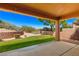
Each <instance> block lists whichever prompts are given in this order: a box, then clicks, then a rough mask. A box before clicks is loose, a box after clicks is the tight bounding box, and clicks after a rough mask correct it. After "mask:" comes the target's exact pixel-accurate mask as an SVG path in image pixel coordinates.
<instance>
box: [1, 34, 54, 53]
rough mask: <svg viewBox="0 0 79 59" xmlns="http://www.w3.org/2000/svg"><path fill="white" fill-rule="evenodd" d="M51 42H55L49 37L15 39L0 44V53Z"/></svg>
mask: <svg viewBox="0 0 79 59" xmlns="http://www.w3.org/2000/svg"><path fill="white" fill-rule="evenodd" d="M52 40H55V38H54V37H52V36H50V35H42V36H32V37H27V38H24V39H16V40H11V41H7V42H0V52H5V51H9V50H13V49H18V48H22V47H27V46H31V45H35V44H40V43H44V42H48V41H52Z"/></svg>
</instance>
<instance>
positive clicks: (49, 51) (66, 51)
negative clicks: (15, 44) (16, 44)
mask: <svg viewBox="0 0 79 59" xmlns="http://www.w3.org/2000/svg"><path fill="white" fill-rule="evenodd" d="M78 50H79V45H77V44H72V43H67V42H64V41H53V42H47V43H42V44H38V45H33V46H30V47H24V48H20V49H16V50H12V51H7V52H3V53H0V56H70V55H79V51H78Z"/></svg>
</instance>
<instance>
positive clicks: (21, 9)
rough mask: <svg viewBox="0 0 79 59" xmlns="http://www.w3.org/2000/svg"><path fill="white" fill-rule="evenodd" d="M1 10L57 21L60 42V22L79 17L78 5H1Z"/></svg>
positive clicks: (57, 36)
mask: <svg viewBox="0 0 79 59" xmlns="http://www.w3.org/2000/svg"><path fill="white" fill-rule="evenodd" d="M0 10H4V11H8V12H14V13H19V14H23V15H30V16H34V17H40V18H47V19H50V20H55V21H56V39H57V40H58V41H59V40H60V25H59V24H60V20H67V19H69V18H76V17H78V16H79V4H77V3H76V4H75V3H58V4H57V3H50V4H48V3H45V4H44V3H27V4H22V3H21V4H16V3H9V4H7V3H6V4H0Z"/></svg>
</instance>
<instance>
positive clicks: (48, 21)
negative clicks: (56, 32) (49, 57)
mask: <svg viewBox="0 0 79 59" xmlns="http://www.w3.org/2000/svg"><path fill="white" fill-rule="evenodd" d="M38 20H39V21H40V22H43V24H44V25H46V26H50V28H51V31H52V30H53V29H54V25H55V21H54V20H49V19H41V18H38Z"/></svg>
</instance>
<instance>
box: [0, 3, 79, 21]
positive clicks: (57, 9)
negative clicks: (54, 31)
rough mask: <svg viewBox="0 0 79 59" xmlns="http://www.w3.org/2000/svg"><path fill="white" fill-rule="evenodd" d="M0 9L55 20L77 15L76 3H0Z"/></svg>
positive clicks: (77, 6) (78, 13) (77, 5)
mask: <svg viewBox="0 0 79 59" xmlns="http://www.w3.org/2000/svg"><path fill="white" fill-rule="evenodd" d="M0 9H3V10H9V11H11V12H18V13H22V14H26V15H27V14H28V15H32V16H37V17H43V18H49V19H55V20H58V19H57V18H60V19H68V18H74V17H79V4H78V3H23V4H22V3H6V4H5V3H4V4H3V3H1V4H0Z"/></svg>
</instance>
